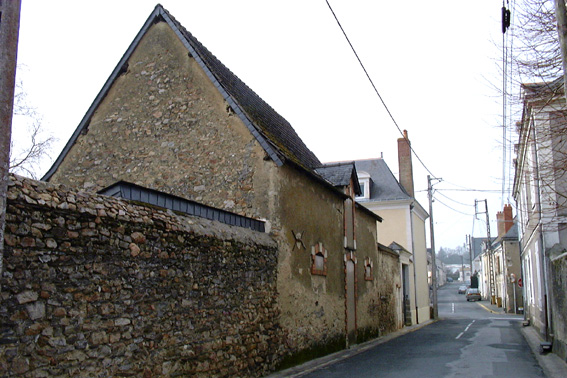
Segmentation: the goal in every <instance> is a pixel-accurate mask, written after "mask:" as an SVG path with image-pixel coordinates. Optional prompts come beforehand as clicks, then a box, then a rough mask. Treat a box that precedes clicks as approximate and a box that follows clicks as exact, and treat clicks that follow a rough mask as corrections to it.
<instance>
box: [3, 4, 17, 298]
mask: <svg viewBox="0 0 567 378" xmlns="http://www.w3.org/2000/svg"><path fill="white" fill-rule="evenodd" d="M20 8H21V2H20V0H8V1H1V0H0V275H1V274H2V270H3V269H2V264H3V261H4V228H5V226H6V193H7V191H8V180H9V176H8V172H9V169H10V141H11V138H12V112H13V109H14V89H15V86H16V60H17V55H18V35H19V32H20ZM1 289H2V288H1V287H0V290H1Z"/></svg>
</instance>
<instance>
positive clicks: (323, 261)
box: [311, 243, 327, 276]
mask: <svg viewBox="0 0 567 378" xmlns="http://www.w3.org/2000/svg"><path fill="white" fill-rule="evenodd" d="M311 274H313V275H317V276H326V275H327V250H326V249H325V248H324V247H323V243H317V244H316V245H315V246H313V247H311Z"/></svg>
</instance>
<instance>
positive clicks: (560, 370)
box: [477, 301, 567, 378]
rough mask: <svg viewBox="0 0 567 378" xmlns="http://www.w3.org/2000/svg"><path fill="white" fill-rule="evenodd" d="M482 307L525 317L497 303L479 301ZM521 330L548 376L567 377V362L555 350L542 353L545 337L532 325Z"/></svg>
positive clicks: (491, 310) (494, 311) (553, 377)
mask: <svg viewBox="0 0 567 378" xmlns="http://www.w3.org/2000/svg"><path fill="white" fill-rule="evenodd" d="M477 303H478V304H479V305H480V306H481V307H483V308H484V309H485V310H486V311H489V312H491V313H493V314H500V315H506V316H510V317H516V316H518V317H521V318H522V319H523V315H514V314H507V313H505V312H504V310H503V309H502V308H501V307H498V306H497V305H492V304H490V302H487V301H484V302H477ZM520 332H521V333H522V335H523V336H524V338H525V339H526V341H527V343H528V345H529V346H530V349H531V350H532V353H533V354H534V357H535V358H536V360H537V362H538V364H539V366H541V368H542V369H543V372H544V373H545V376H546V377H549V378H556V377H557V378H564V377H567V363H566V362H565V361H563V360H562V359H561V358H559V357H558V356H557V355H556V354H554V353H553V352H548V353H541V350H540V343H541V342H543V341H544V340H543V338H542V337H541V336H540V334H539V333H538V332H537V330H536V329H535V328H533V327H531V326H527V327H522V328H520Z"/></svg>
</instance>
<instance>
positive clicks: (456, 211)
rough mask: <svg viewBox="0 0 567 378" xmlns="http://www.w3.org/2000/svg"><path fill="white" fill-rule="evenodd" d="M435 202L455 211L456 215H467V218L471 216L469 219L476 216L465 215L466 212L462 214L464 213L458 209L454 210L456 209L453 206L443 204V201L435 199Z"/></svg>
mask: <svg viewBox="0 0 567 378" xmlns="http://www.w3.org/2000/svg"><path fill="white" fill-rule="evenodd" d="M435 201H436V202H439V203H440V204H441V205H443V206H445V207H446V208H448V209H449V210H453V211H454V212H455V213H459V214H462V215H466V216H469V217H474V214H470V213H464V212H462V211H459V210H457V209H454V208H452V207H451V206H449V205H447V204H446V203H443V202H442V201H440V200H439V198H435Z"/></svg>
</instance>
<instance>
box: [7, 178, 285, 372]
mask: <svg viewBox="0 0 567 378" xmlns="http://www.w3.org/2000/svg"><path fill="white" fill-rule="evenodd" d="M6 226H7V227H6V240H5V252H4V253H5V254H4V271H3V274H2V277H1V281H0V284H1V292H0V301H1V302H0V376H3V377H15V376H18V377H34V378H36V377H63V376H74V377H124V376H136V377H164V376H192V377H226V376H247V377H255V376H261V375H263V374H265V373H266V372H267V371H270V370H271V369H273V367H274V366H275V365H276V364H277V363H278V360H279V359H280V358H281V357H280V356H282V355H283V353H284V351H283V350H282V340H285V335H283V331H282V330H281V328H280V326H279V324H278V319H279V312H278V310H277V306H276V305H275V303H276V300H277V293H276V269H277V247H276V244H275V243H274V242H273V240H272V239H271V238H270V237H269V236H268V235H267V234H264V233H258V232H254V231H251V230H247V229H242V228H235V227H230V226H227V225H224V224H219V223H216V222H212V221H208V220H204V219H199V218H194V217H188V216H182V215H178V214H175V213H173V212H171V211H166V210H163V209H159V208H155V207H150V206H148V205H143V204H137V203H133V202H129V201H124V200H120V199H115V198H111V197H105V196H99V195H93V194H87V193H84V192H73V191H70V190H67V189H65V188H64V187H63V186H54V185H51V184H46V183H43V182H37V181H32V180H27V179H23V178H20V177H12V180H11V183H10V186H9V192H8V209H7V225H6Z"/></svg>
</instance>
